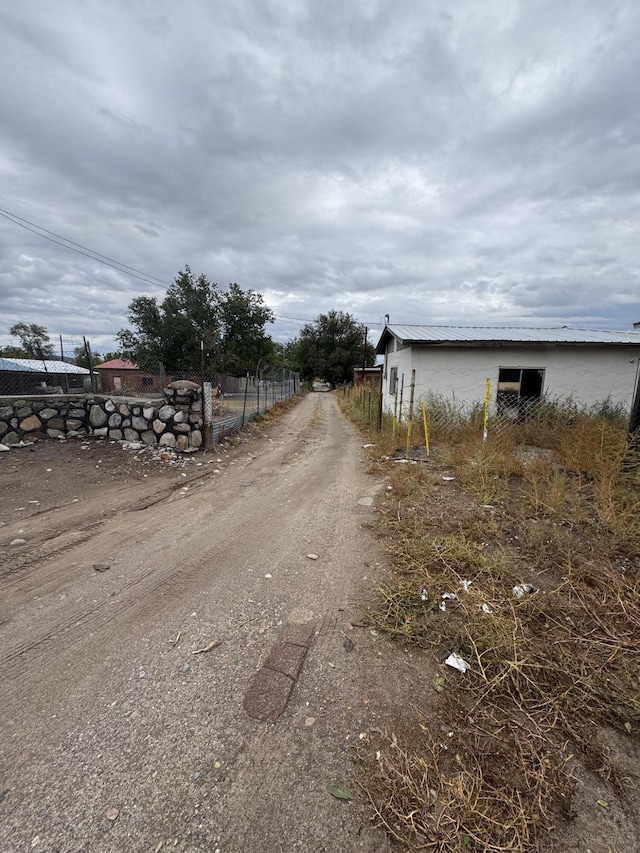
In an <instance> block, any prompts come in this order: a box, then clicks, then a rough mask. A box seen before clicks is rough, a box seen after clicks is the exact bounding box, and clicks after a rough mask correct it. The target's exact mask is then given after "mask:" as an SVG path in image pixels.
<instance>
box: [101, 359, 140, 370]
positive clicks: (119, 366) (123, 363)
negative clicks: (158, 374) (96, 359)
mask: <svg viewBox="0 0 640 853" xmlns="http://www.w3.org/2000/svg"><path fill="white" fill-rule="evenodd" d="M103 367H105V368H107V369H108V370H138V365H137V364H134V363H133V362H132V361H129V360H128V359H126V358H112V359H111V360H110V361H103V362H102V364H96V370H102V368H103Z"/></svg>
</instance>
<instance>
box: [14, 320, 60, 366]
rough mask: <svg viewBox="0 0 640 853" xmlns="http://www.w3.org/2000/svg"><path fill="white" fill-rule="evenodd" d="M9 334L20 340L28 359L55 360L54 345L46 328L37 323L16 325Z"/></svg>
mask: <svg viewBox="0 0 640 853" xmlns="http://www.w3.org/2000/svg"><path fill="white" fill-rule="evenodd" d="M9 334H10V335H14V336H15V337H16V338H20V343H21V344H22V350H23V351H24V355H26V357H27V358H53V344H52V343H51V339H50V337H49V334H48V333H47V330H46V329H45V327H44V326H39V325H38V324H37V323H15V324H14V325H13V326H11V328H10V329H9Z"/></svg>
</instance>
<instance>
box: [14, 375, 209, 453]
mask: <svg viewBox="0 0 640 853" xmlns="http://www.w3.org/2000/svg"><path fill="white" fill-rule="evenodd" d="M84 435H96V436H104V437H107V438H111V439H114V440H116V441H142V442H144V443H145V444H160V445H163V446H166V447H175V448H177V449H178V450H194V449H197V448H199V447H200V446H201V444H202V394H201V389H200V386H199V385H196V384H195V383H194V382H186V381H178V382H172V383H171V385H169V386H168V387H167V388H165V389H164V399H161V400H141V399H137V398H136V399H132V398H129V397H114V396H104V395H100V394H85V395H76V394H74V395H65V394H56V395H46V396H33V397H31V396H30V397H21V398H19V399H18V398H13V397H0V444H3V445H8V446H11V445H14V444H19V443H20V442H21V441H35V440H39V439H42V438H72V437H74V436H84Z"/></svg>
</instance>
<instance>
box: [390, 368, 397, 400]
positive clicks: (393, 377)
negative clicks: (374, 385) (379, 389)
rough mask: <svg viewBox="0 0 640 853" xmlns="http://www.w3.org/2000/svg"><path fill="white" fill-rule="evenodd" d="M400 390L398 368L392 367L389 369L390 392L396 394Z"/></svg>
mask: <svg viewBox="0 0 640 853" xmlns="http://www.w3.org/2000/svg"><path fill="white" fill-rule="evenodd" d="M397 390H398V368H397V367H392V368H391V369H390V370H389V393H390V394H395V393H396V392H397Z"/></svg>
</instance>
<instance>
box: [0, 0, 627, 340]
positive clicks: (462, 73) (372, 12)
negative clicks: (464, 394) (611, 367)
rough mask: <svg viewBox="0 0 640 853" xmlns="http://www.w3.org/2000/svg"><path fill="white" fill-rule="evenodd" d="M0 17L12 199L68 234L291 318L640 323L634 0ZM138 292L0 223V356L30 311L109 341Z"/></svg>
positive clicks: (151, 7)
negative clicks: (262, 301) (257, 297)
mask: <svg viewBox="0 0 640 853" xmlns="http://www.w3.org/2000/svg"><path fill="white" fill-rule="evenodd" d="M0 24H1V28H0V74H2V79H3V80H4V81H5V85H4V86H3V87H2V90H1V91H0V110H1V111H2V116H3V121H2V124H1V125H0V177H1V180H2V184H1V185H2V188H3V190H2V196H1V200H0V207H3V208H5V209H7V210H10V211H13V212H14V213H16V214H18V215H19V216H22V217H25V218H26V219H28V220H30V221H32V222H36V223H38V224H40V225H42V226H43V227H45V228H48V229H50V230H52V231H55V232H57V233H59V234H63V235H65V236H66V237H68V238H69V239H71V240H74V241H76V242H78V243H81V244H83V245H86V246H90V247H92V248H93V249H95V250H96V251H98V252H100V253H102V254H105V255H109V256H112V257H114V258H118V259H120V260H122V261H123V262H124V263H126V264H129V265H131V266H134V267H136V268H138V269H140V270H143V271H145V272H146V273H148V274H149V275H152V276H157V277H159V278H160V279H162V280H164V281H171V280H172V279H173V278H174V277H175V275H176V274H177V273H178V271H179V270H180V269H182V268H183V267H184V265H185V264H187V263H188V264H189V265H190V266H191V268H192V269H193V270H194V271H196V272H198V273H199V272H204V273H205V274H206V275H207V276H208V277H209V278H211V279H212V280H213V281H217V282H218V283H220V284H222V285H224V284H226V283H227V282H230V281H237V282H239V283H240V284H241V285H242V286H244V287H253V288H255V289H257V290H259V291H261V292H262V293H264V295H265V297H266V298H267V300H268V302H269V304H270V305H271V306H272V307H273V308H274V310H275V311H276V314H278V315H281V316H283V317H301V318H303V319H307V318H308V319H312V318H313V317H314V316H316V315H317V314H318V313H319V312H321V311H326V310H329V309H331V308H334V307H335V308H341V309H343V310H347V311H350V312H351V313H353V314H355V315H356V316H357V317H358V318H360V319H362V320H363V321H364V322H367V323H369V324H370V325H371V324H373V323H379V322H380V321H381V319H382V315H383V314H385V313H387V312H388V313H390V314H391V316H392V319H393V320H396V321H405V322H420V321H423V322H442V323H446V322H449V323H501V324H510V323H513V324H517V323H528V324H534V325H535V324H538V325H539V324H544V323H554V324H558V323H560V324H563V323H568V324H576V325H580V324H585V325H595V326H598V327H610V328H628V326H629V324H630V322H632V321H633V320H634V319H640V305H639V304H638V277H639V271H640V263H639V262H638V248H637V247H638V245H640V242H639V241H638V234H637V228H638V226H637V223H638V212H639V210H638V208H639V201H640V195H639V186H638V184H639V172H638V167H637V164H638V162H640V158H639V156H638V155H639V154H640V151H639V146H640V142H639V141H638V140H640V134H639V133H638V130H639V124H640V110H639V99H640V95H639V92H640V87H639V86H638V81H639V78H640V54H639V53H638V51H637V47H636V46H637V44H638V39H639V36H640V8H639V7H638V6H637V4H636V3H634V2H633V0H620V2H616V3H607V4H603V3H600V2H598V0H587V2H585V0H580V2H578V0H569V2H567V3H564V4H557V3H554V2H551V0H538V2H524V0H521V2H513V0H492V2H484V3H482V4H478V3H475V2H472V0H467V2H461V3H459V4H455V6H452V5H451V4H450V3H445V2H444V0H443V2H436V3H430V4H428V6H425V4H423V3H421V2H418V0H413V2H411V0H409V2H406V3H402V4H398V3H392V2H391V0H361V2H357V3H340V2H329V3H324V4H317V3H313V2H311V0H308V2H306V3H298V2H282V0H278V1H277V2H276V0H271V2H266V3H260V4H256V3H252V2H249V0H245V2H238V3H235V4H227V3H222V2H198V0H189V2H185V3H183V4H175V3H170V2H169V0H155V2H151V0H141V2H138V3H136V4H132V3H130V2H125V0H120V2H112V3H108V4H106V3H104V4H103V3H97V2H94V3H85V2H80V0H59V2H58V3H57V4H56V14H55V15H52V14H51V13H50V9H49V4H48V3H46V2H45V0H24V2H23V3H20V4H5V5H4V7H3V9H2V11H0ZM143 292H147V293H149V294H151V295H157V296H162V290H161V289H160V288H158V287H153V286H147V285H145V284H143V282H141V281H138V280H136V279H134V278H130V277H128V276H126V275H124V274H122V273H119V272H116V271H114V270H111V269H109V268H107V267H103V266H101V265H100V264H98V263H96V262H95V261H92V260H90V259H88V258H84V257H82V256H80V255H77V254H74V253H72V252H69V251H67V250H65V249H63V248H61V247H59V246H56V245H54V244H52V243H50V242H46V241H44V240H42V239H40V238H39V237H37V236H35V235H34V234H31V233H30V232H28V231H26V230H23V229H21V228H19V227H17V226H16V225H14V224H11V223H9V222H8V221H7V220H6V219H0V344H3V343H5V342H7V341H8V337H7V334H8V328H9V326H10V325H11V324H12V323H14V322H16V321H18V320H25V321H27V322H38V323H42V324H43V325H45V326H46V327H47V328H48V329H49V331H50V332H51V333H52V334H55V335H58V334H62V335H64V336H68V337H69V340H71V339H73V338H78V336H81V335H82V334H85V335H87V336H88V337H91V339H92V342H93V343H94V347H96V348H103V349H105V348H112V347H113V335H114V333H115V332H117V331H118V329H119V328H121V327H123V326H124V325H126V311H127V305H128V304H129V302H130V301H131V299H132V298H134V297H135V296H137V295H140V294H141V293H143ZM297 328H298V327H297V326H296V324H295V323H292V322H290V321H284V320H283V321H279V322H278V323H277V324H276V326H275V328H274V330H273V332H274V334H275V335H276V336H277V337H279V338H281V339H285V338H286V337H287V336H290V335H292V334H295V332H296V329H297ZM376 328H380V327H379V326H377V327H376Z"/></svg>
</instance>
